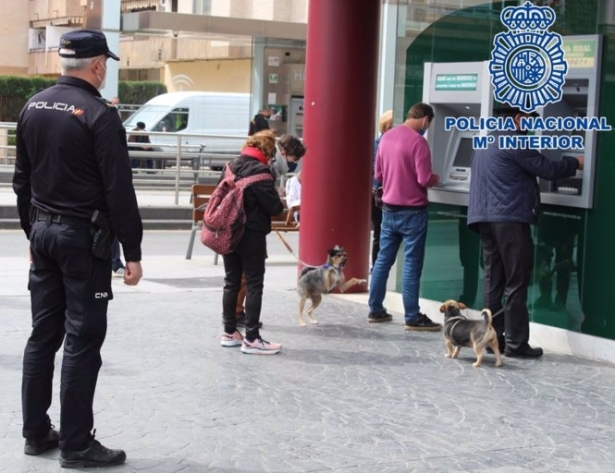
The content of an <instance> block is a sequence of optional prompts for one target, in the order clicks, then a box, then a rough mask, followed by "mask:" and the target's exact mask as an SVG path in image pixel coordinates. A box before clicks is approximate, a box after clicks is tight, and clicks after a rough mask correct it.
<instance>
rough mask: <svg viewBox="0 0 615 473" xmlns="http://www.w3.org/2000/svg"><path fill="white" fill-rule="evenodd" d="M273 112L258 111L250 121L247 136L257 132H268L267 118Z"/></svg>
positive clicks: (265, 109) (267, 110)
mask: <svg viewBox="0 0 615 473" xmlns="http://www.w3.org/2000/svg"><path fill="white" fill-rule="evenodd" d="M272 113H273V111H272V110H271V109H270V108H263V109H262V110H259V111H258V113H257V114H256V115H254V118H253V119H252V120H250V128H249V130H248V136H252V135H254V133H258V132H259V131H263V130H269V118H270V117H271V114H272Z"/></svg>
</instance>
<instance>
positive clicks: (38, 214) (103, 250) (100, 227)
mask: <svg viewBox="0 0 615 473" xmlns="http://www.w3.org/2000/svg"><path fill="white" fill-rule="evenodd" d="M33 211H34V212H33V213H34V215H33V217H34V218H33V220H34V221H36V222H41V221H42V222H47V223H58V224H65V225H78V226H82V227H83V226H89V227H90V230H91V233H92V254H93V255H94V256H95V257H96V258H100V259H104V260H107V259H110V258H111V245H112V244H113V239H114V238H115V235H114V234H113V230H112V229H111V224H110V223H109V219H108V218H107V217H106V216H105V214H103V213H102V212H100V211H98V210H95V211H94V213H93V214H92V217H91V218H90V220H89V221H88V220H86V219H84V218H78V217H68V216H66V215H54V214H50V213H49V212H46V211H44V210H41V209H39V208H36V207H34V208H33Z"/></svg>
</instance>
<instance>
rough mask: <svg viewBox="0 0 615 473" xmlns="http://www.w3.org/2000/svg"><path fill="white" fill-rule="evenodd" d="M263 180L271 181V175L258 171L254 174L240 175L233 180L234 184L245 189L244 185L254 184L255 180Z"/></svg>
mask: <svg viewBox="0 0 615 473" xmlns="http://www.w3.org/2000/svg"><path fill="white" fill-rule="evenodd" d="M263 181H273V176H272V175H271V174H268V173H265V172H263V173H259V174H255V175H254V176H248V177H242V178H239V179H238V180H237V181H235V185H236V186H238V187H241V188H242V189H245V188H246V187H249V186H251V185H252V184H256V183H257V182H263Z"/></svg>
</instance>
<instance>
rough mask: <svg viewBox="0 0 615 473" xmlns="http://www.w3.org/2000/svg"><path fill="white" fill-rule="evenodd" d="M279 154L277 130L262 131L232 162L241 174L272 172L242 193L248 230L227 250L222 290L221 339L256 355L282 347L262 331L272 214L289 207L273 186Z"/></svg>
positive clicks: (234, 168) (233, 168)
mask: <svg viewBox="0 0 615 473" xmlns="http://www.w3.org/2000/svg"><path fill="white" fill-rule="evenodd" d="M274 159H275V133H274V132H273V131H269V130H266V131H261V132H258V133H256V134H254V135H253V136H252V137H250V138H249V139H248V141H247V142H246V144H245V146H244V148H243V150H242V151H241V155H240V156H239V157H238V158H237V159H235V160H234V161H233V162H232V163H231V165H230V166H231V170H232V171H233V173H234V174H235V175H236V176H237V179H241V178H244V177H249V176H254V175H256V174H268V175H270V176H271V179H268V180H264V181H260V182H257V183H256V184H252V185H251V186H249V187H247V188H246V190H245V192H244V195H243V199H244V201H243V205H244V210H245V213H246V224H245V233H244V235H243V237H242V239H241V241H240V242H239V244H238V245H237V247H236V248H235V250H234V251H233V252H232V253H229V254H227V255H224V256H223V259H224V270H225V272H226V274H225V277H224V293H223V296H222V317H223V321H224V333H223V334H222V338H221V341H220V343H221V345H222V346H224V347H234V346H240V345H241V351H242V352H243V353H247V354H253V355H273V354H276V353H278V352H279V351H280V350H281V349H282V345H280V344H279V343H271V342H268V341H266V340H263V338H262V337H261V335H260V332H259V328H260V327H259V323H260V315H261V307H262V303H263V285H264V280H265V260H266V258H267V234H269V233H271V217H273V216H274V215H278V214H280V213H281V212H282V211H283V210H284V204H283V203H282V201H281V199H280V196H279V194H278V192H277V191H276V189H275V186H274V180H273V175H272V174H271V169H270V166H271V164H272V162H273V160H274ZM244 271H245V275H246V287H247V291H246V302H245V312H246V335H245V338H244V337H242V335H241V333H240V332H239V331H238V330H237V316H236V314H235V310H236V307H237V298H238V295H239V291H240V288H241V276H242V273H243V272H244Z"/></svg>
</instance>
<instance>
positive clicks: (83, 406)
mask: <svg viewBox="0 0 615 473" xmlns="http://www.w3.org/2000/svg"><path fill="white" fill-rule="evenodd" d="M58 52H59V55H60V65H61V67H62V76H60V78H59V79H58V82H57V84H56V85H53V86H51V87H49V88H48V89H45V90H43V91H42V92H39V93H37V94H36V95H34V96H33V97H32V98H31V99H30V100H29V101H28V103H27V104H26V105H25V107H24V108H23V110H22V112H21V114H20V116H19V120H18V122H17V158H16V161H15V174H14V176H13V189H14V191H15V193H16V194H17V209H18V211H19V217H20V221H21V227H22V228H23V230H24V232H25V234H26V236H27V237H28V239H29V241H30V255H31V266H30V275H29V286H28V288H29V289H30V298H31V303H32V332H31V335H30V337H29V339H28V343H27V345H26V349H25V353H24V359H23V381H22V391H21V392H22V410H23V435H24V437H25V438H26V445H25V453H26V454H27V455H40V454H41V453H43V452H45V451H47V450H49V449H52V448H56V447H58V446H59V447H60V450H61V452H60V465H61V466H62V467H67V468H82V467H101V466H112V465H119V464H121V463H123V462H124V461H125V460H126V454H125V453H124V451H122V450H110V449H108V448H106V447H104V446H103V445H101V444H100V442H99V441H98V440H96V439H95V438H94V435H93V434H92V433H91V431H92V429H93V427H94V412H93V408H92V405H93V402H94V392H95V390H96V381H97V379H98V372H99V370H100V367H101V365H102V360H101V356H100V350H101V347H102V345H103V342H104V340H105V335H106V332H107V306H108V303H109V301H110V300H111V299H113V292H112V291H111V258H110V257H109V254H108V253H109V252H110V251H109V250H110V244H111V238H101V239H98V240H97V241H98V244H97V245H93V242H94V239H93V236H92V233H93V232H94V231H96V228H95V227H93V226H92V223H91V221H92V220H95V221H96V222H98V227H99V228H101V227H103V228H109V227H110V228H111V230H112V232H111V233H107V235H111V236H112V235H113V234H115V235H116V236H117V238H118V239H119V241H120V243H121V244H122V246H123V249H124V257H125V259H126V270H125V272H124V283H125V284H128V285H136V284H137V283H138V282H139V280H140V279H141V276H142V269H141V262H140V261H141V240H142V237H143V226H142V223H141V217H140V215H139V208H138V205H137V197H136V195H135V190H134V187H133V184H132V171H131V169H130V162H129V158H128V150H127V145H126V130H125V129H124V127H123V126H122V122H121V120H120V117H119V115H118V113H117V110H116V109H115V107H114V106H113V105H111V104H110V103H109V102H108V101H106V100H104V99H103V98H102V97H101V96H100V93H99V92H98V89H100V88H101V87H102V84H103V83H104V81H105V77H106V74H107V72H106V71H107V66H106V64H107V60H108V59H109V58H111V59H114V60H116V61H118V60H119V58H118V57H117V56H116V55H115V54H113V53H112V52H111V51H109V48H108V46H107V41H106V38H105V35H104V34H103V33H102V32H100V31H94V30H77V31H71V32H68V33H65V34H64V35H62V37H61V39H60V49H59V51H58ZM96 216H98V218H94V217H96ZM101 216H102V217H104V218H101ZM101 240H105V241H106V242H108V245H104V247H103V248H101V251H100V252H98V251H94V250H95V248H94V246H96V248H98V246H99V244H100V243H101ZM62 344H64V356H63V357H62V379H61V384H60V399H61V401H62V402H61V409H60V432H59V438H58V432H57V431H55V430H54V429H53V427H52V426H51V421H50V419H49V417H48V415H47V411H48V409H49V407H50V405H51V400H52V387H53V371H54V359H55V354H56V352H57V351H58V349H59V348H60V347H61V346H62Z"/></svg>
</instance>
